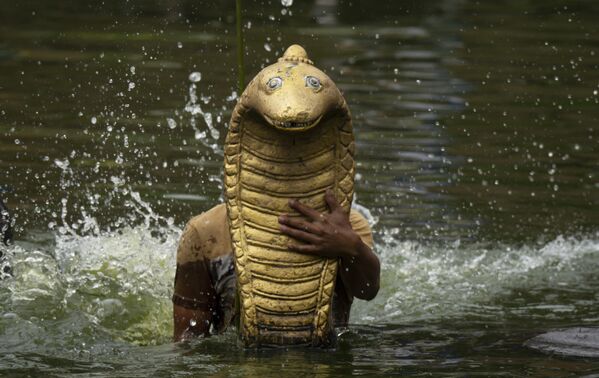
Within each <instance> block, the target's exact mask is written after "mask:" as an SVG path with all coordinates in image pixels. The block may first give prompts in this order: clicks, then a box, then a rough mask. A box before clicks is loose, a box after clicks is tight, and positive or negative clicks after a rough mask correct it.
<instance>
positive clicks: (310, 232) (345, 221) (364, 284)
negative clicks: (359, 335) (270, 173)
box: [279, 190, 380, 300]
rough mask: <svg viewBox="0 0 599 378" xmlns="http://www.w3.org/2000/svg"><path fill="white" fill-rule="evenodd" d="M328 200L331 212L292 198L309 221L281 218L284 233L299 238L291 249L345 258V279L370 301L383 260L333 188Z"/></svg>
mask: <svg viewBox="0 0 599 378" xmlns="http://www.w3.org/2000/svg"><path fill="white" fill-rule="evenodd" d="M325 201H326V203H327V205H328V207H329V210H330V212H329V213H325V214H321V213H319V212H318V211H316V210H314V209H312V208H311V207H309V206H306V205H305V204H303V203H301V202H299V201H298V200H290V201H289V206H290V207H291V208H293V209H295V210H297V211H298V212H299V213H300V214H303V215H305V216H306V217H307V218H308V219H309V220H303V219H297V218H291V217H289V216H288V215H281V216H280V217H279V227H280V230H281V232H282V233H283V234H285V235H288V236H290V237H292V238H294V239H296V240H297V241H299V242H301V243H297V242H291V243H290V244H289V246H288V247H289V249H290V250H292V251H295V252H299V253H305V254H311V255H317V256H321V257H327V258H338V259H340V260H341V269H340V270H339V272H340V274H341V279H342V280H343V283H344V284H345V286H346V288H347V290H349V292H350V294H352V295H353V296H354V297H357V298H360V299H367V300H370V299H372V298H374V297H375V296H376V294H377V292H378V290H379V276H380V263H379V260H378V258H377V257H376V255H375V254H374V253H373V252H372V250H371V249H370V247H368V246H367V245H366V244H365V243H364V242H363V241H362V239H361V238H360V236H359V235H358V234H356V232H355V231H354V230H353V228H352V226H351V223H350V220H349V213H347V212H346V211H345V210H343V209H342V208H341V206H339V202H337V200H336V199H335V196H334V195H333V193H332V191H331V190H327V193H326V194H325Z"/></svg>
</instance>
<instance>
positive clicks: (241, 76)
mask: <svg viewBox="0 0 599 378" xmlns="http://www.w3.org/2000/svg"><path fill="white" fill-rule="evenodd" d="M235 11H236V12H235V13H236V18H237V90H238V91H239V93H238V95H239V96H241V93H243V90H244V83H245V73H244V70H243V50H244V48H243V28H242V26H241V0H237V1H236V7H235Z"/></svg>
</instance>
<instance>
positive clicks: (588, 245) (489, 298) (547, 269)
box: [352, 232, 599, 323]
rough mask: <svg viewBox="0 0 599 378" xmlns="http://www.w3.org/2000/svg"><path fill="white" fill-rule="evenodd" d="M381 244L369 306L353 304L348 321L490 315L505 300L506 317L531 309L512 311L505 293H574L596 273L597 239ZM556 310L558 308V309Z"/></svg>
mask: <svg viewBox="0 0 599 378" xmlns="http://www.w3.org/2000/svg"><path fill="white" fill-rule="evenodd" d="M382 239H383V240H382V243H381V244H380V245H379V246H378V248H377V252H378V253H379V254H380V258H381V262H382V274H381V291H380V293H379V295H378V297H377V298H376V299H375V300H374V301H372V302H368V303H365V302H362V301H358V302H357V304H356V306H355V311H354V313H353V316H352V321H353V322H358V323H362V322H366V323H370V322H374V323H395V322H401V323H411V322H420V321H426V320H435V319H448V318H452V317H456V318H461V317H464V316H480V317H482V318H484V317H488V316H491V317H493V318H497V317H500V316H502V315H505V314H506V311H509V310H508V309H509V308H510V306H512V303H511V302H512V301H513V302H514V304H513V306H514V308H513V311H514V313H519V314H528V313H530V312H531V311H536V310H538V309H537V308H534V306H529V305H530V303H525V305H524V307H520V305H519V304H518V303H519V302H518V300H517V298H516V299H513V298H511V297H510V296H511V295H513V294H514V293H518V292H528V291H531V290H536V289H539V288H541V289H547V288H551V287H554V288H558V289H559V288H564V287H565V288H567V287H577V288H581V289H582V288H583V286H584V285H592V284H593V283H592V282H586V283H585V277H586V278H588V277H589V276H590V275H592V274H594V272H596V271H597V269H599V234H596V235H591V236H590V237H564V236H560V237H558V238H556V239H555V240H553V241H551V242H548V243H545V244H541V245H533V246H520V247H514V246H507V245H505V246H504V245H498V246H484V245H477V244H469V245H462V244H461V243H460V242H459V241H457V242H454V243H453V244H450V245H426V244H422V243H418V242H414V241H398V240H396V239H395V238H394V237H393V233H392V232H389V233H387V234H386V235H384V236H383V238H382ZM591 281H592V280H591ZM516 297H517V296H516ZM561 300H562V301H563V298H562V299H561ZM597 300H599V298H597ZM506 301H507V302H508V303H506ZM531 301H532V300H531ZM543 305H544V306H546V308H545V309H547V310H548V311H553V310H555V309H553V308H552V307H551V306H552V305H550V304H547V303H544V304H543ZM576 305H578V304H573V306H576ZM559 306H561V307H560V308H561V309H563V304H559Z"/></svg>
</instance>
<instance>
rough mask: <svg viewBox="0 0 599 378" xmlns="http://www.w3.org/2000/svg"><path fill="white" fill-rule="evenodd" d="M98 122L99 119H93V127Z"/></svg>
mask: <svg viewBox="0 0 599 378" xmlns="http://www.w3.org/2000/svg"><path fill="white" fill-rule="evenodd" d="M97 122H98V119H97V118H96V117H92V125H95V124H96V123H97Z"/></svg>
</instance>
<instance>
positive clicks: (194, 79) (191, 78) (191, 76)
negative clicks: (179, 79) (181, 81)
mask: <svg viewBox="0 0 599 378" xmlns="http://www.w3.org/2000/svg"><path fill="white" fill-rule="evenodd" d="M200 80H202V74H201V73H200V72H192V73H190V74H189V81H191V82H192V83H197V82H198V81H200Z"/></svg>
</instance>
